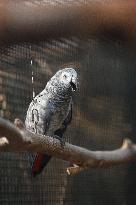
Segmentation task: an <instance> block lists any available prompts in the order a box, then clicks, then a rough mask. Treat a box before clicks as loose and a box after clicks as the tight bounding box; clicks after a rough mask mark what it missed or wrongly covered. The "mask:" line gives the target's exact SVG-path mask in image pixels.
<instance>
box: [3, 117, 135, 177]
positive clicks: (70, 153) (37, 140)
mask: <svg viewBox="0 0 136 205" xmlns="http://www.w3.org/2000/svg"><path fill="white" fill-rule="evenodd" d="M0 136H1V138H0V152H2V151H4V152H24V151H28V152H40V153H45V152H46V153H48V154H50V155H53V156H55V157H57V158H60V159H62V160H66V161H69V162H70V163H72V164H73V166H72V167H68V168H67V170H66V171H67V173H68V174H76V173H79V172H81V171H83V170H87V169H89V168H97V167H98V168H107V167H110V166H114V165H119V164H123V163H127V162H129V161H133V160H136V145H135V144H133V143H132V142H131V141H130V140H129V139H125V140H124V142H123V145H122V147H121V148H119V149H116V150H113V151H91V150H87V149H85V148H82V147H78V146H75V145H72V144H69V143H66V144H65V146H64V148H62V147H61V145H60V142H59V140H58V139H55V138H53V137H49V136H42V135H38V134H34V133H32V132H29V131H28V130H26V129H25V128H24V125H23V123H22V122H21V121H20V120H19V119H16V120H15V125H13V124H12V123H11V122H9V121H7V120H4V119H2V118H0ZM3 136H4V137H3Z"/></svg>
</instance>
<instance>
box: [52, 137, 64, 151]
mask: <svg viewBox="0 0 136 205" xmlns="http://www.w3.org/2000/svg"><path fill="white" fill-rule="evenodd" d="M53 137H54V138H56V139H58V140H59V141H60V145H61V147H62V148H64V146H65V140H64V139H63V138H61V137H59V136H58V135H54V136H53Z"/></svg>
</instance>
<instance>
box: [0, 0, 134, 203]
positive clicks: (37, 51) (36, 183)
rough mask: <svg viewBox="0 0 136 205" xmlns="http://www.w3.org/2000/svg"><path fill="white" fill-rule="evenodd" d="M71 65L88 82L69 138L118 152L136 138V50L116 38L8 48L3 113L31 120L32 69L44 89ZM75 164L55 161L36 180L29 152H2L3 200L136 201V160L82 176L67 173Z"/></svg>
mask: <svg viewBox="0 0 136 205" xmlns="http://www.w3.org/2000/svg"><path fill="white" fill-rule="evenodd" d="M24 2H28V3H32V4H36V3H37V4H38V3H43V2H44V3H50V1H24ZM52 2H57V3H62V1H52ZM68 2H69V3H70V2H71V1H68ZM63 3H64V1H63ZM79 3H85V1H79ZM30 48H31V49H30ZM31 60H32V62H31ZM67 66H73V67H77V68H78V69H77V70H78V73H79V75H80V77H79V78H80V87H79V89H78V92H77V94H76V95H75V96H74V108H73V120H72V123H71V125H70V126H69V127H68V130H67V132H66V134H65V138H66V141H68V142H71V143H73V144H76V145H79V146H82V147H85V148H88V149H91V150H106V149H108V150H109V149H115V148H117V147H119V146H120V145H121V142H122V139H123V138H124V137H126V136H130V135H131V136H132V138H133V141H135V139H134V136H135V135H136V129H135V124H136V116H135V113H136V108H135V107H136V106H135V102H136V97H135V96H136V95H135V87H136V80H135V79H136V71H135V66H136V60H135V49H132V48H131V49H130V48H128V47H127V46H126V45H123V44H121V43H118V42H112V41H110V40H108V39H107V40H98V39H93V40H86V41H85V40H79V39H77V38H70V39H64V38H61V39H58V40H48V41H46V42H41V43H38V44H31V45H30V44H19V45H14V46H13V45H12V46H8V47H4V48H2V47H1V48H0V115H1V116H2V117H4V118H7V119H9V120H11V121H14V119H15V118H20V119H22V120H23V121H24V120H25V115H26V111H27V108H28V105H29V103H30V102H31V100H32V92H33V85H32V71H33V78H34V89H35V93H36V94H38V93H39V92H40V91H41V90H42V89H43V88H44V87H45V85H46V83H47V81H48V80H49V78H50V77H51V76H52V75H53V74H54V73H55V72H56V71H58V70H59V69H60V68H64V67H67ZM67 166H69V163H68V162H64V161H62V160H59V159H55V158H52V160H51V162H50V163H49V164H48V166H47V167H46V169H45V170H44V171H43V173H42V174H41V175H40V176H38V177H37V178H36V179H33V178H32V177H31V176H30V173H29V171H28V161H27V157H26V154H21V155H19V154H13V153H1V155H0V167H1V169H0V185H1V186H0V205H12V204H14V205H21V204H26V205H27V204H29V205H37V204H39V205H42V204H46V205H90V204H91V205H102V204H103V205H106V204H111V205H124V204H127V205H129V204H130V205H132V204H135V203H136V195H135V192H134V190H135V188H136V174H135V173H136V166H135V164H128V165H121V166H119V167H114V168H111V169H107V170H102V169H95V170H89V171H86V172H83V173H80V174H78V175H76V176H67V174H66V172H65V169H66V167H67Z"/></svg>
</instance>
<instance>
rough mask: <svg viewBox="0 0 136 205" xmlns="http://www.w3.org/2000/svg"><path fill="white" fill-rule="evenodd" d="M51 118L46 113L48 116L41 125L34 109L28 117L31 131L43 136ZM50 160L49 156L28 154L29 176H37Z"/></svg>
mask: <svg viewBox="0 0 136 205" xmlns="http://www.w3.org/2000/svg"><path fill="white" fill-rule="evenodd" d="M51 116H52V113H48V116H47V117H46V118H44V124H42V125H41V124H40V121H39V113H38V109H35V108H34V109H32V117H30V122H31V123H32V124H31V128H32V130H33V131H34V132H35V133H38V134H43V135H44V134H45V133H46V131H47V129H48V126H49V123H50V120H51ZM27 120H28V119H27ZM29 124H30V123H29ZM50 158H51V156H49V155H47V154H41V153H37V154H32V153H29V154H28V163H29V170H30V172H31V175H32V176H33V177H35V176H36V175H37V174H40V173H41V171H42V170H43V168H44V167H45V166H46V164H47V163H48V162H49V160H50Z"/></svg>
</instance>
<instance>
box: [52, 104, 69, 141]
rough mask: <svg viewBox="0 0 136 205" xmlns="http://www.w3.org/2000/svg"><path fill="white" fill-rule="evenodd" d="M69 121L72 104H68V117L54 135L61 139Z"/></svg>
mask: <svg viewBox="0 0 136 205" xmlns="http://www.w3.org/2000/svg"><path fill="white" fill-rule="evenodd" d="M71 120H72V103H71V104H70V109H69V112H68V115H67V117H66V118H65V120H64V121H63V123H62V126H61V128H60V129H58V130H56V131H55V133H54V135H57V136H58V137H60V138H62V137H63V134H64V133H65V131H66V129H67V126H68V125H69V124H70V123H71Z"/></svg>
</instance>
